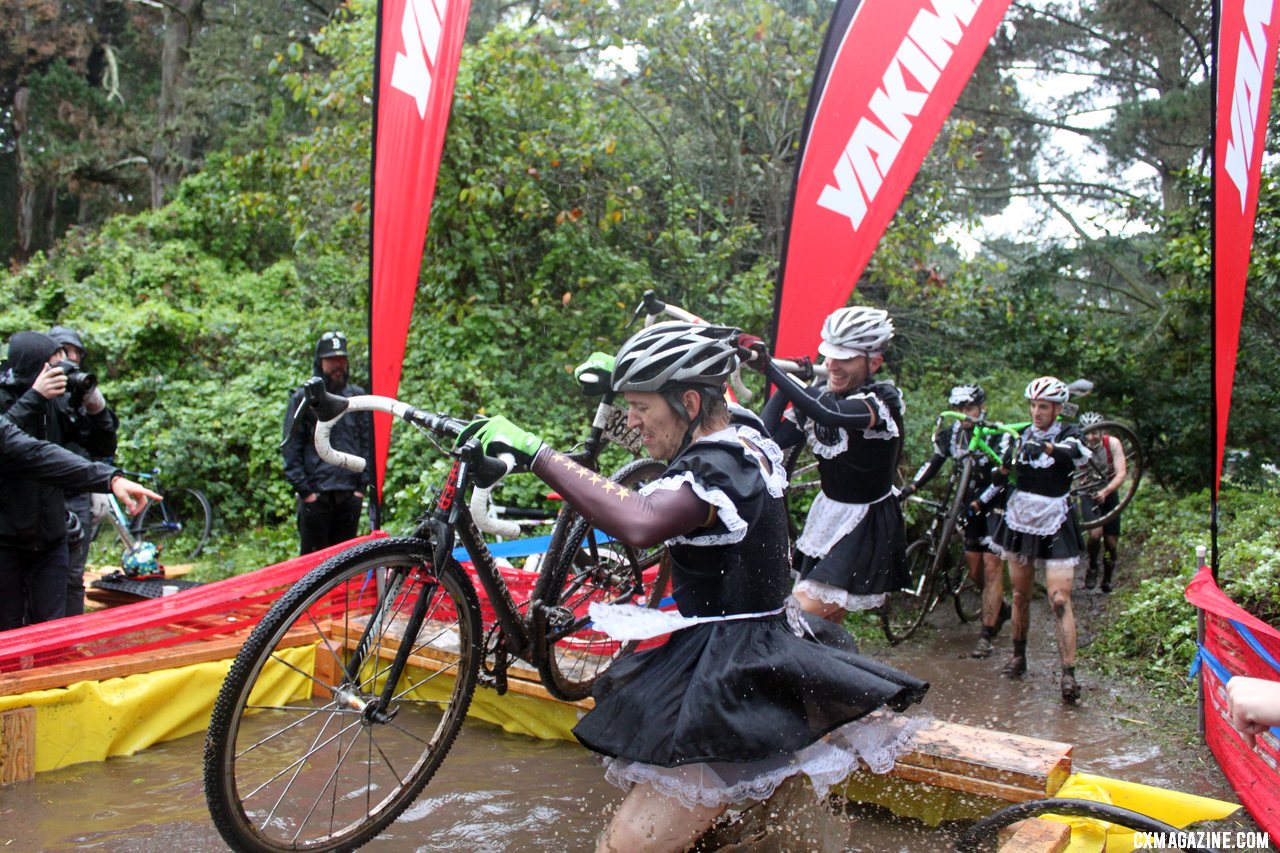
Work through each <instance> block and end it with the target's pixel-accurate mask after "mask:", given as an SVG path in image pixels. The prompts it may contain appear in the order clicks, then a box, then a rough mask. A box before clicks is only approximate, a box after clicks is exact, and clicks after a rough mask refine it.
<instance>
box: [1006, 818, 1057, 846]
mask: <svg viewBox="0 0 1280 853" xmlns="http://www.w3.org/2000/svg"><path fill="white" fill-rule="evenodd" d="M1069 844H1071V827H1069V826H1067V825H1066V824H1065V823H1058V822H1057V821H1056V820H1041V819H1040V818H1032V819H1031V820H1021V821H1018V822H1017V823H1015V824H1012V825H1011V826H1008V827H1005V829H1003V830H1001V832H1000V853H1062V851H1063V850H1066V849H1067V846H1068V845H1069Z"/></svg>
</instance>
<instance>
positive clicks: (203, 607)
mask: <svg viewBox="0 0 1280 853" xmlns="http://www.w3.org/2000/svg"><path fill="white" fill-rule="evenodd" d="M383 536H386V534H385V533H382V532H381V531H379V532H375V533H372V534H370V535H368V536H365V537H361V538H359V539H354V540H352V541H351V542H347V543H344V544H342V545H335V546H333V547H332V548H326V549H324V550H323V551H316V552H315V553H313V554H306V555H303V556H301V557H294V558H293V559H291V560H285V561H284V562H283V563H276V564H275V565H273V566H268V567H266V568H263V569H258V570H257V571H254V572H249V573H248V574H243V575H238V576H236V577H233V578H227V579H226V580H221V581H216V582H214V583H210V584H204V585H203V586H198V587H193V588H191V589H188V590H184V591H183V592H182V593H181V594H179V595H174V596H167V597H165V598H152V599H148V600H146V601H139V602H137V603H135V604H126V605H123V606H121V607H112V608H108V609H106V610H99V611H97V612H95V613H86V614H85V615H83V616H74V617H71V618H69V619H58V620H56V621H54V622H43V623H41V624H39V625H29V626H27V627H26V628H18V629H17V630H14V631H6V632H4V633H3V634H0V672H13V671H15V670H24V669H35V668H36V667H40V666H50V665H52V664H59V663H72V662H74V661H81V660H86V659H89V658H104V657H110V656H112V655H123V654H134V653H136V652H145V651H151V650H154V649H162V648H167V647H170V646H177V645H185V644H189V643H196V642H200V641H203V640H209V639H212V638H215V637H218V636H227V635H231V634H235V633H237V632H242V631H244V630H246V629H247V628H252V627H253V626H254V625H256V624H257V622H258V620H259V619H261V618H262V616H263V614H264V613H266V612H267V610H268V608H270V607H271V605H272V604H273V603H275V600H276V599H277V598H278V597H279V596H280V594H281V593H282V592H284V590H285V589H287V588H288V587H289V586H290V585H292V584H293V583H294V582H295V581H297V580H298V579H299V578H301V577H302V576H303V575H305V574H306V573H307V572H309V571H311V570H312V569H313V568H315V567H316V566H318V565H320V564H321V563H322V562H324V561H325V560H326V559H328V558H329V557H331V556H333V555H334V554H337V553H339V552H341V551H343V550H344V549H346V548H348V547H350V546H351V545H352V544H355V543H359V542H366V541H369V540H372V539H379V538H382V537H383Z"/></svg>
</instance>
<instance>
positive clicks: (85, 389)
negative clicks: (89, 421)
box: [56, 361, 98, 404]
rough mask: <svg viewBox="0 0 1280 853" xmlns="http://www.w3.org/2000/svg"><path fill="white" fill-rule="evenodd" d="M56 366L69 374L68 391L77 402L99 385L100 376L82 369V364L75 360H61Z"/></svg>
mask: <svg viewBox="0 0 1280 853" xmlns="http://www.w3.org/2000/svg"><path fill="white" fill-rule="evenodd" d="M56 366H57V367H61V368H62V372H63V373H65V374H66V375H67V393H68V394H70V395H71V399H72V401H73V402H75V403H76V404H79V402H80V401H81V400H83V399H84V395H85V394H88V393H89V392H90V391H92V390H93V389H94V388H97V387H98V377H97V376H94V375H93V374H92V373H88V372H86V371H84V370H81V369H80V365H78V364H76V363H75V362H74V361H60V362H58V364H57V365H56Z"/></svg>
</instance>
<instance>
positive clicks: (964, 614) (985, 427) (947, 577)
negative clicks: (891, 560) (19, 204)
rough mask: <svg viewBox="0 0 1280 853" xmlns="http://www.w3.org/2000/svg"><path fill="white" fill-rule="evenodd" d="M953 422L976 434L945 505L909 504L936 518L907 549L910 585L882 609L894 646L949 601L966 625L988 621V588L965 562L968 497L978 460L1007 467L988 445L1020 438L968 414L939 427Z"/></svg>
mask: <svg viewBox="0 0 1280 853" xmlns="http://www.w3.org/2000/svg"><path fill="white" fill-rule="evenodd" d="M947 418H952V419H956V420H969V421H972V422H973V432H972V434H971V435H970V437H969V444H968V447H967V448H966V449H965V453H964V455H963V456H962V457H961V458H960V459H958V460H957V461H956V464H954V465H952V466H951V475H950V476H949V477H948V478H947V487H946V489H945V491H944V493H943V497H942V498H941V499H940V500H938V499H932V498H926V497H922V496H919V495H912V496H911V497H910V498H908V500H910V501H912V502H915V503H920V504H923V505H924V506H926V507H927V508H928V510H929V512H930V517H929V525H928V527H927V528H926V529H925V534H924V536H923V537H921V538H920V539H917V540H916V541H915V542H912V543H911V544H910V545H908V546H907V572H908V575H909V577H910V580H909V582H908V584H907V585H906V586H905V587H903V588H902V589H898V590H894V591H893V592H890V593H889V594H888V597H887V598H886V599H885V603H884V606H883V607H882V608H881V609H880V628H881V630H882V631H884V635H885V638H886V639H887V640H888V641H889V642H890V643H895V644H896V643H900V642H902V641H903V640H905V639H907V638H908V637H910V636H911V635H912V634H913V633H915V630H916V629H917V628H919V627H920V625H921V624H923V623H924V621H925V619H926V618H927V617H928V615H929V613H930V612H932V611H933V608H934V607H936V606H937V604H938V602H939V601H941V600H942V599H943V598H947V597H950V598H951V600H952V602H953V604H954V605H955V610H956V615H957V616H958V617H960V621H962V622H970V621H972V620H974V619H977V618H979V617H980V616H981V615H982V587H981V585H980V584H976V583H974V581H973V579H972V578H971V577H970V576H969V566H968V564H967V563H966V562H965V559H964V524H965V521H966V519H967V518H968V503H967V501H966V496H967V494H968V491H969V482H970V480H971V479H972V477H973V467H974V464H975V463H974V460H975V458H977V457H978V456H979V455H985V456H987V457H988V458H989V459H991V460H992V461H993V462H994V463H995V464H996V465H1000V464H1001V458H1000V454H999V453H998V452H997V451H996V450H995V448H993V447H992V446H991V444H990V443H989V442H988V441H987V439H988V438H992V437H995V436H998V435H1001V434H1009V435H1014V436H1016V435H1017V433H1016V431H1015V430H1014V429H1012V428H1011V427H1008V426H1005V425H1003V424H998V423H994V422H991V421H985V420H977V419H973V418H968V417H966V416H965V415H964V413H962V412H943V413H942V414H940V415H939V416H938V421H939V423H940V424H941V423H942V422H943V421H944V420H945V419H947Z"/></svg>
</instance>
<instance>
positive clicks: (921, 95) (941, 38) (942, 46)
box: [818, 0, 978, 231]
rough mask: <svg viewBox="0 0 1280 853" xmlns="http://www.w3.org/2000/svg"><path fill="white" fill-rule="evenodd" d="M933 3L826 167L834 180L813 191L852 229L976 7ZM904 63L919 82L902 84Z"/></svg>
mask: <svg viewBox="0 0 1280 853" xmlns="http://www.w3.org/2000/svg"><path fill="white" fill-rule="evenodd" d="M933 8H934V11H933V12H930V11H928V10H927V9H921V10H920V11H919V12H918V13H917V14H916V17H915V20H914V21H912V23H911V27H910V28H909V29H908V30H907V35H906V37H905V38H903V40H902V43H901V44H900V45H899V46H898V49H897V51H895V53H894V55H893V58H892V59H891V60H890V62H889V67H888V68H886V69H885V71H884V74H883V76H882V78H881V86H880V88H879V89H877V90H876V91H875V93H874V94H873V95H872V96H871V100H870V102H869V103H868V105H867V111H868V113H870V115H864V116H862V117H861V118H859V119H858V123H857V124H856V125H855V127H854V129H853V133H852V134H851V135H850V137H849V142H848V144H847V145H845V149H844V152H843V154H842V156H841V157H840V158H839V159H838V160H837V161H836V164H835V166H834V167H833V168H832V170H831V173H832V178H833V180H834V183H835V185H834V186H832V185H831V184H827V186H825V187H823V189H822V194H821V195H820V196H819V197H818V204H819V206H821V207H824V208H826V209H827V210H830V211H833V212H835V213H838V214H840V215H841V216H844V217H846V218H847V219H848V220H849V223H850V225H852V226H853V229H854V230H855V231H856V230H857V229H858V226H859V225H861V224H862V220H863V217H864V216H866V213H867V204H868V202H872V201H874V200H875V198H876V195H877V194H878V193H879V192H880V187H881V185H882V183H883V178H884V176H885V175H887V174H888V173H889V170H890V169H891V168H892V167H893V164H894V162H895V161H896V160H897V158H898V154H899V152H900V151H901V150H902V143H903V142H904V141H905V140H906V138H907V134H909V133H910V132H911V129H912V127H913V122H912V119H914V118H916V117H917V116H919V115H920V113H921V111H922V110H923V109H924V107H925V104H926V102H927V101H928V99H929V94H930V93H931V92H932V91H933V87H934V84H935V83H937V81H938V78H939V76H940V74H941V73H942V72H943V71H945V70H946V67H947V63H948V62H950V61H951V57H952V55H953V53H954V51H953V50H952V48H953V47H954V46H955V45H957V44H959V43H960V40H961V39H962V38H963V37H964V34H965V28H966V27H967V26H968V25H969V23H970V21H972V20H973V15H974V13H975V12H976V11H977V9H978V7H977V3H976V2H975V0H933ZM904 69H906V70H907V71H908V72H910V74H911V76H912V77H913V78H914V79H915V81H916V84H917V85H918V86H919V88H911V86H909V85H908V84H907V80H906V77H905V76H904V74H903V70H904ZM873 117H874V119H875V120H874V121H873V120H872V118H873Z"/></svg>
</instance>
